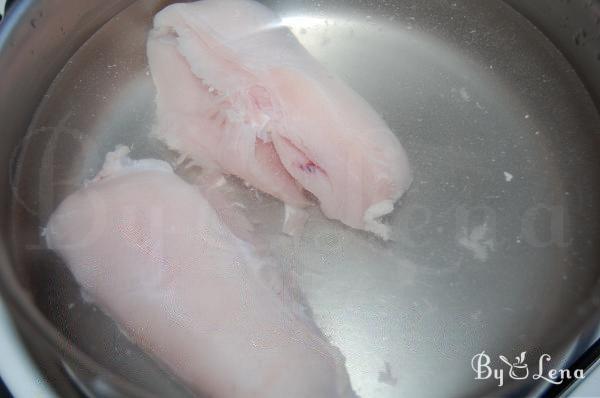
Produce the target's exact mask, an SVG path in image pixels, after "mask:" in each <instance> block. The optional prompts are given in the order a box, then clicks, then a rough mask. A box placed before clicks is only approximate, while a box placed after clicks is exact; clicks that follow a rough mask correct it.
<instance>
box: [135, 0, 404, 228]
mask: <svg viewBox="0 0 600 398" xmlns="http://www.w3.org/2000/svg"><path fill="white" fill-rule="evenodd" d="M147 52H148V60H149V65H150V70H151V72H152V76H153V79H154V82H155V85H156V88H157V93H158V94H157V114H158V126H157V129H156V133H157V135H158V136H159V137H160V138H161V139H162V140H163V141H164V142H166V143H167V145H168V146H169V147H171V148H172V149H175V150H177V151H179V152H181V153H184V154H186V155H188V156H190V157H192V158H193V159H194V160H196V161H198V162H199V163H201V164H203V165H205V166H206V167H213V168H220V169H221V170H223V171H224V172H226V173H230V174H234V175H236V176H239V177H241V178H242V179H244V180H245V181H246V182H248V183H249V184H251V185H253V186H255V187H256V188H258V189H260V190H262V191H264V192H267V193H269V194H271V195H273V196H275V197H277V198H279V199H281V200H283V201H284V202H285V203H286V204H288V205H291V206H294V207H303V206H306V205H307V203H308V201H307V199H306V198H305V196H304V195H303V189H305V190H307V191H309V192H310V193H312V194H313V195H314V196H315V197H316V198H317V199H318V201H319V203H320V206H321V209H322V211H323V213H324V214H325V215H326V216H327V217H329V218H331V219H336V220H340V221H341V222H343V223H345V224H347V225H349V226H351V227H353V228H357V229H363V230H367V231H371V232H374V233H376V234H378V235H380V236H382V237H383V238H388V234H389V231H388V227H387V226H386V225H384V224H383V223H381V221H380V218H381V217H382V216H384V215H386V214H389V213H390V212H392V211H393V209H394V205H395V203H396V202H397V201H398V200H399V199H400V197H401V196H402V195H403V194H404V192H405V191H406V190H407V189H408V187H409V185H410V183H411V173H410V169H409V164H408V160H407V156H406V153H405V151H404V149H403V148H402V146H401V145H400V142H399V141H398V139H397V138H396V136H395V135H394V134H393V133H392V132H391V130H390V129H389V127H388V126H387V125H386V123H385V122H384V121H383V120H382V119H381V117H380V116H379V115H378V114H377V113H376V112H375V111H374V110H373V109H372V108H371V107H370V106H369V104H368V103H367V102H366V101H365V100H364V99H363V98H361V97H360V96H359V95H358V94H356V93H355V92H354V91H353V90H352V89H350V88H349V87H348V86H347V85H346V84H344V83H343V82H342V81H340V80H339V79H337V78H336V77H334V76H332V75H331V74H330V73H328V72H327V71H326V70H325V69H324V68H323V67H322V66H321V65H320V64H319V63H318V62H317V61H316V60H315V59H314V58H313V57H312V56H311V55H310V54H309V53H308V52H307V51H306V49H305V48H304V47H302V45H301V44H300V43H299V42H298V41H297V39H296V38H295V37H294V36H293V35H292V33H291V32H290V30H289V29H288V28H287V27H285V26H283V25H282V22H281V20H280V19H279V18H278V17H277V16H276V15H275V14H274V13H273V12H272V11H270V10H269V9H267V8H266V7H264V6H262V5H261V4H259V3H257V2H254V1H252V0H204V1H198V2H195V3H185V4H174V5H171V6H168V7H166V8H165V9H163V10H162V11H161V12H159V13H158V14H157V15H156V17H155V19H154V29H153V30H152V31H151V33H150V36H149V39H148V45H147Z"/></svg>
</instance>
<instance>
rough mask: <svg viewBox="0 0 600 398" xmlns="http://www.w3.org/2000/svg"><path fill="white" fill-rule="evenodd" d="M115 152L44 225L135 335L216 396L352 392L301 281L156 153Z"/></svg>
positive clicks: (342, 395)
mask: <svg viewBox="0 0 600 398" xmlns="http://www.w3.org/2000/svg"><path fill="white" fill-rule="evenodd" d="M127 152H128V150H127V148H125V147H121V148H120V149H119V150H117V151H116V152H113V153H110V154H109V155H108V157H107V161H106V164H105V166H104V168H103V169H102V171H101V172H100V173H99V174H98V176H97V177H96V178H95V179H94V180H93V181H92V182H90V183H88V184H87V185H86V187H84V188H82V189H81V190H79V191H77V192H75V193H73V194H72V195H70V196H69V197H68V198H67V199H66V200H65V201H64V202H63V203H62V204H61V205H60V206H59V208H58V209H57V210H56V211H55V212H54V214H53V215H52V217H51V219H50V222H49V224H48V227H47V229H46V238H47V241H48V246H49V247H50V248H51V249H54V250H56V251H57V252H58V253H59V254H60V255H61V257H62V258H63V259H64V260H65V261H66V263H67V265H68V266H69V268H70V270H71V271H72V273H73V275H74V276H75V278H76V279H77V281H78V282H79V284H80V285H81V287H82V288H83V290H84V291H85V292H87V294H88V295H89V296H90V297H91V298H92V299H93V300H94V301H95V302H97V303H98V304H99V305H100V306H101V307H102V308H104V309H105V310H106V312H107V313H108V314H109V315H111V316H112V317H113V318H114V319H115V320H116V321H117V322H118V324H119V325H120V326H121V327H122V328H123V330H124V331H125V332H126V333H127V334H128V335H129V336H130V337H131V339H132V340H133V341H134V342H136V343H137V344H139V345H140V346H141V347H142V348H143V349H145V350H146V351H147V352H149V353H150V354H152V355H154V356H155V357H157V358H158V359H160V360H161V361H162V362H163V363H165V364H166V365H168V367H169V368H170V369H171V370H173V372H174V373H175V374H177V375H178V376H179V377H181V378H182V379H183V380H185V381H186V382H187V383H188V384H189V385H190V386H191V387H192V388H193V389H194V390H195V391H197V392H202V393H207V394H209V396H211V397H216V398H257V397H260V398H283V397H288V398H350V397H355V394H354V393H353V391H352V388H351V386H350V381H349V378H348V375H347V373H346V369H345V366H344V358H343V356H342V355H341V353H340V352H339V350H337V349H336V348H335V347H333V346H332V345H331V344H330V343H329V342H328V341H327V339H326V338H325V337H324V336H323V335H322V334H321V332H320V331H319V329H318V328H317V326H316V325H315V324H314V322H313V321H312V319H311V318H310V316H309V315H308V314H307V312H308V311H307V308H306V307H305V306H304V305H303V304H302V300H299V299H300V297H299V296H298V290H297V288H296V287H295V286H294V284H293V283H291V282H289V280H288V278H283V275H284V274H283V273H281V272H280V271H281V270H280V269H278V268H277V267H275V266H274V265H273V264H272V263H271V262H270V261H269V260H268V259H265V258H260V257H259V256H257V255H256V254H255V253H254V248H253V247H252V246H251V245H249V244H248V243H246V242H244V241H241V240H239V239H238V238H236V236H235V235H234V234H233V233H232V232H231V231H230V230H229V228H228V227H227V226H225V225H224V224H223V222H222V220H221V219H220V217H219V215H218V214H217V212H216V211H215V210H214V209H213V208H212V206H211V205H210V204H209V203H208V202H207V201H206V199H205V198H204V197H203V195H202V194H201V193H200V191H199V189H198V188H197V187H195V186H192V185H189V184H187V183H186V182H184V181H183V180H182V179H181V178H179V177H178V176H176V175H175V174H174V173H173V171H172V170H171V168H170V166H169V165H168V164H167V163H165V162H162V161H159V160H141V161H133V160H131V159H129V157H127Z"/></svg>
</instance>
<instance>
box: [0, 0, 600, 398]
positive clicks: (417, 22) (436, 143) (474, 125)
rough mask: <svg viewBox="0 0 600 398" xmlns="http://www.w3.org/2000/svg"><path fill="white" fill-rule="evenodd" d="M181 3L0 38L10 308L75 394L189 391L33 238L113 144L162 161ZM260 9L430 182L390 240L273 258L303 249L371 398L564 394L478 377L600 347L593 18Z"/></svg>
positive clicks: (67, 392) (87, 10)
mask: <svg viewBox="0 0 600 398" xmlns="http://www.w3.org/2000/svg"><path fill="white" fill-rule="evenodd" d="M167 3H168V2H167V1H160V0H143V1H142V0H139V1H134V0H106V1H102V2H98V1H95V0H77V1H75V0H73V1H67V0H60V1H59V0H38V1H35V0H21V1H17V2H16V4H15V5H14V7H13V8H12V9H10V10H9V12H8V16H7V18H6V19H5V20H4V21H3V22H2V24H1V25H0V73H1V75H0V76H2V78H1V80H0V120H1V121H2V145H0V160H1V162H2V164H3V165H4V166H3V167H4V169H3V170H4V172H3V173H0V182H1V183H2V184H3V185H4V187H5V190H4V194H3V195H0V209H3V210H2V212H0V226H1V232H2V240H1V242H2V243H1V245H0V287H1V293H2V295H3V297H4V298H5V299H6V300H7V302H8V303H9V305H10V308H11V309H12V313H13V315H14V317H15V320H16V322H17V324H18V325H19V327H20V330H21V332H22V334H23V336H24V338H25V339H26V341H27V343H28V345H29V348H30V352H31V355H32V356H33V357H34V358H35V359H36V361H38V363H39V364H40V366H41V368H42V369H43V370H44V372H45V376H46V377H47V378H48V380H49V381H51V383H52V384H53V385H54V386H55V388H56V389H57V390H58V391H60V395H61V396H64V397H69V396H79V394H81V393H83V394H85V395H89V396H102V397H113V396H133V397H137V396H140V397H141V396H162V397H164V396H187V395H189V392H187V391H186V389H185V388H184V387H182V386H180V385H179V383H178V382H177V381H176V380H175V379H174V378H172V377H170V376H169V375H168V374H167V373H166V372H164V371H163V370H161V369H160V367H159V366H157V365H155V364H154V362H153V361H151V360H150V359H149V358H147V357H146V356H145V355H144V354H143V353H141V352H139V351H138V350H136V348H135V347H133V346H132V345H131V344H130V343H129V342H128V341H127V340H126V339H125V338H123V336H122V335H121V334H120V332H119V331H118V329H117V328H115V326H114V325H113V323H112V322H111V321H110V319H108V318H107V317H106V316H104V315H103V314H102V313H101V312H100V311H97V310H96V309H95V307H94V306H93V305H92V304H90V303H87V302H85V300H82V299H81V297H80V294H79V290H78V288H77V286H76V284H75V283H74V282H73V280H72V278H71V277H70V275H69V273H68V271H67V270H66V268H65V267H64V266H63V264H62V263H61V262H60V260H59V259H58V258H56V257H55V256H54V255H53V254H52V253H50V252H49V251H47V250H46V249H45V247H44V244H43V242H42V239H41V238H40V231H41V228H43V226H44V225H45V223H46V222H47V218H48V216H49V214H50V213H51V212H52V210H53V209H54V208H55V206H56V205H57V204H58V202H59V201H60V200H61V199H62V198H64V197H65V196H66V195H67V194H68V193H69V192H72V191H73V190H75V189H76V188H77V187H78V186H79V185H80V184H81V183H82V181H83V180H84V179H85V178H87V177H89V176H91V175H93V174H94V173H95V172H96V171H97V169H98V167H99V165H100V162H101V160H102V158H103V156H104V154H105V153H106V152H107V151H109V150H111V149H112V148H113V147H114V145H115V144H117V143H125V144H130V145H131V144H133V145H134V156H149V155H151V156H159V157H168V156H169V155H168V154H167V153H166V152H165V151H164V149H163V148H161V147H160V145H158V144H157V143H154V142H151V141H149V140H148V139H147V132H148V130H149V129H150V128H151V126H152V119H153V112H154V108H153V95H154V94H153V87H152V83H151V80H150V78H149V76H147V68H146V60H145V53H144V40H145V35H146V33H147V30H148V29H149V27H150V24H151V17H152V15H153V14H154V13H155V12H156V11H157V10H159V9H160V8H162V7H163V6H164V5H165V4H167ZM266 3H267V4H268V5H269V6H270V7H272V8H273V9H275V10H276V11H277V12H279V13H280V14H281V15H282V16H283V18H284V21H285V23H287V24H288V25H290V26H291V27H292V28H293V32H294V33H295V34H296V35H297V36H298V38H299V40H300V41H301V42H302V43H303V44H304V45H305V46H306V47H307V48H308V49H309V50H310V51H311V52H312V53H313V54H314V55H315V56H316V57H317V58H319V59H320V60H321V61H322V62H323V63H324V64H326V65H327V66H328V67H329V68H330V69H332V70H333V71H334V72H336V73H337V74H338V75H339V76H340V77H342V78H343V79H345V80H347V81H348V83H349V84H350V85H352V86H353V87H354V88H355V89H356V90H357V91H359V92H360V93H361V94H362V95H363V96H364V97H365V98H367V99H368V100H369V101H370V102H371V103H372V104H373V106H374V107H375V108H376V109H377V110H378V111H379V112H380V113H381V114H382V115H383V116H384V118H385V119H386V120H387V121H388V122H389V123H390V124H391V126H392V128H393V129H394V131H396V132H397V133H398V135H399V136H400V137H401V139H402V141H403V143H404V145H405V146H406V147H407V149H408V152H409V154H410V155H411V160H412V162H413V166H414V169H415V173H416V175H415V185H414V187H413V188H412V190H411V192H410V193H409V194H408V196H407V197H406V199H405V201H404V204H403V206H402V207H401V208H400V209H399V210H398V211H397V212H396V214H395V215H394V216H393V217H392V219H391V220H390V222H391V223H392V224H393V225H394V229H395V231H396V235H395V242H394V243H393V244H390V245H384V244H383V243H382V242H379V241H377V240H375V239H372V238H369V237H366V236H364V235H361V234H359V233H355V232H353V231H348V230H346V229H344V228H342V227H341V226H339V225H337V224H335V223H329V222H327V221H325V220H317V221H314V222H313V223H312V224H309V226H308V229H307V234H306V237H305V238H303V239H302V241H301V242H300V244H296V246H294V245H293V244H292V243H289V242H287V241H285V240H282V239H281V238H278V237H277V236H276V235H275V234H274V235H273V239H272V243H273V244H272V246H273V247H272V249H273V251H274V252H276V253H284V252H287V253H289V252H290V250H293V251H292V253H295V256H293V257H294V261H295V264H296V265H297V266H298V268H299V269H302V270H304V271H303V274H302V283H303V287H304V290H305V292H306V294H307V297H308V299H309V301H310V303H311V305H312V307H313V309H314V312H315V317H316V319H317V322H318V323H319V325H320V326H321V327H322V328H323V329H324V331H325V332H326V333H327V334H328V335H330V336H331V337H332V340H333V341H334V343H335V344H336V345H338V346H339V347H340V348H341V349H342V351H343V352H344V354H345V355H346V356H347V358H348V368H349V371H350V374H351V378H352V382H353V384H354V387H355V388H356V389H357V391H358V392H359V393H360V394H361V395H362V396H364V397H375V396H376V397H382V398H386V397H397V396H423V397H426V396H431V397H436V396H445V397H448V396H456V397H465V396H481V395H499V394H500V395H507V396H509V395H510V396H521V395H523V394H526V393H531V394H542V393H543V392H547V391H550V393H551V394H557V393H559V392H560V391H559V389H558V388H557V387H554V389H551V387H552V386H551V385H550V384H549V383H545V382H544V381H543V380H533V379H528V380H524V381H516V380H510V379H509V378H507V379H506V380H505V384H504V385H503V386H502V387H498V386H497V385H498V381H497V380H493V379H488V380H475V379H474V377H475V374H474V373H473V370H472V368H471V359H472V358H473V356H474V355H476V354H478V353H481V352H482V351H484V350H485V351H486V352H487V353H489V354H490V355H493V356H497V355H500V354H502V355H505V356H507V357H510V358H512V357H514V356H515V355H516V354H518V353H520V352H522V351H525V352H527V355H528V357H527V360H528V362H527V363H528V364H530V365H531V366H534V365H535V366H537V361H538V359H539V358H540V356H541V355H542V354H544V353H546V354H549V355H551V356H552V358H553V361H552V362H551V364H549V366H550V365H552V366H554V367H557V368H563V367H568V366H570V365H572V364H573V363H574V361H575V360H576V359H577V358H580V357H581V355H582V354H583V353H584V352H585V351H586V350H587V349H588V348H589V347H590V346H591V344H592V343H593V342H594V341H595V338H596V334H597V331H598V321H599V314H600V311H599V309H598V306H599V305H600V289H599V287H598V281H599V273H600V158H599V157H598V154H597V152H598V148H599V147H600V116H599V111H598V110H599V109H600V74H599V73H598V70H600V2H599V1H597V0H572V1H559V0H552V1H547V0H506V1H500V0H482V1H477V2H474V1H468V0H427V1H422V0H419V1H416V0H398V1H393V2H386V1H375V0H374V1H358V0H356V1H354V0H352V1H327V0H323V1H320V2H312V1H278V0H273V1H266ZM277 206H278V204H277V203H275V202H273V203H268V204H266V205H264V206H263V207H261V208H260V209H257V211H262V212H266V213H268V212H273V213H277V208H278V207H277ZM498 366H501V364H498ZM577 366H581V364H579V365H577ZM567 384H568V383H567V382H565V383H564V384H562V385H567Z"/></svg>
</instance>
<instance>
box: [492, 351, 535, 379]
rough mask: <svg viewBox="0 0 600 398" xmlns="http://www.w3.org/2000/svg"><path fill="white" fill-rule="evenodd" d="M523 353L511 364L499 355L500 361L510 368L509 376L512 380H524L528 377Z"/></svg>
mask: <svg viewBox="0 0 600 398" xmlns="http://www.w3.org/2000/svg"><path fill="white" fill-rule="evenodd" d="M525 355H526V353H525V351H523V352H522V353H521V354H519V355H518V356H516V357H515V362H514V363H511V362H510V361H509V360H508V359H507V358H506V357H505V356H504V355H500V357H499V358H500V360H502V362H504V363H505V364H507V365H508V366H509V367H510V371H509V375H510V377H511V378H512V379H513V380H525V379H526V378H527V377H528V376H529V369H528V368H527V364H526V363H525Z"/></svg>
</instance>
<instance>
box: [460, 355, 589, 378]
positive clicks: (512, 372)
mask: <svg viewBox="0 0 600 398" xmlns="http://www.w3.org/2000/svg"><path fill="white" fill-rule="evenodd" d="M526 356H527V353H526V352H525V351H523V352H522V353H521V354H519V355H517V356H516V357H515V359H514V360H513V361H511V360H509V359H508V358H506V357H505V356H504V355H499V356H498V358H499V359H500V361H498V363H497V364H492V358H491V357H490V356H489V355H488V354H486V352H485V351H482V352H481V353H479V354H476V355H474V356H473V359H471V368H473V371H474V372H475V380H488V379H494V380H496V381H497V382H498V387H502V386H503V385H504V384H505V379H506V377H507V375H508V378H510V379H512V380H526V379H529V378H531V379H532V380H540V379H541V380H545V381H547V382H548V383H552V384H562V383H563V382H564V381H565V380H570V379H583V378H584V377H585V376H584V374H583V369H576V370H574V371H571V370H570V369H553V368H549V367H548V362H550V361H551V360H552V357H551V356H550V355H548V354H543V355H541V356H540V357H539V359H538V362H537V368H535V369H533V368H532V369H531V371H530V369H529V366H528V365H527V363H526V362H525V360H526ZM495 365H498V366H495ZM507 370H508V373H506V371H507Z"/></svg>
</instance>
